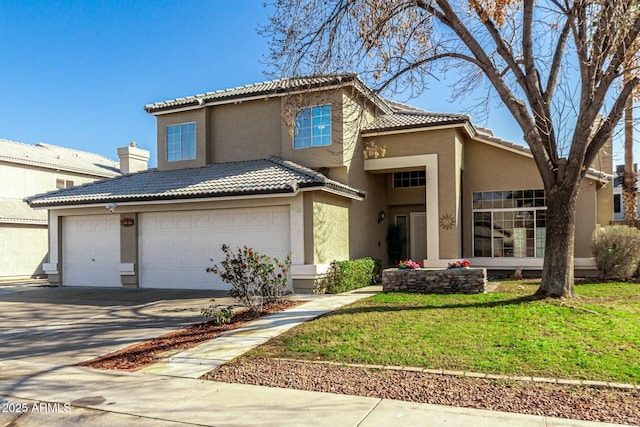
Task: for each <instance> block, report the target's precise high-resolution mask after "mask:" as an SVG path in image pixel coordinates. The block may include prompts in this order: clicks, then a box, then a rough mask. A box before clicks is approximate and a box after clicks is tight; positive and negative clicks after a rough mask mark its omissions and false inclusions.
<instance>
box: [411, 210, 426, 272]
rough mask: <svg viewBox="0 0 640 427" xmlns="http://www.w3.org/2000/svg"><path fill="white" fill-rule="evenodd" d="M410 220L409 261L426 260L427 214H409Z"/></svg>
mask: <svg viewBox="0 0 640 427" xmlns="http://www.w3.org/2000/svg"><path fill="white" fill-rule="evenodd" d="M410 219H411V220H410V221H409V229H410V233H411V259H412V260H414V261H422V260H424V259H426V258H427V214H426V212H411V217H410Z"/></svg>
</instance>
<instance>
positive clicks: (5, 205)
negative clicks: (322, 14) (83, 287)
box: [0, 139, 120, 279]
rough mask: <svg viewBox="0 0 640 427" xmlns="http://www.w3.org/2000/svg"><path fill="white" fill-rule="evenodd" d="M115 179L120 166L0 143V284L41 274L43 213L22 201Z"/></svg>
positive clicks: (54, 149)
mask: <svg viewBox="0 0 640 427" xmlns="http://www.w3.org/2000/svg"><path fill="white" fill-rule="evenodd" d="M119 175H120V171H119V167H118V162H116V161H114V160H111V159H108V158H106V157H103V156H100V155H98V154H94V153H87V152H84V151H79V150H73V149H70V148H64V147H58V146H55V145H50V144H44V143H38V144H36V145H30V144H23V143H20V142H15V141H9V140H6V139H0V177H1V178H2V182H3V185H2V186H0V245H2V250H1V253H2V257H1V258H0V279H13V278H25V277H35V276H40V275H42V274H43V270H42V262H43V260H45V258H46V256H47V252H48V243H47V241H48V238H47V224H48V221H47V212H46V211H43V210H34V209H32V208H31V207H29V205H28V204H27V203H26V202H24V198H25V197H28V196H33V195H34V194H40V193H44V192H47V191H50V190H55V189H62V188H68V187H73V186H74V185H81V184H86V183H89V182H93V181H95V180H98V179H104V178H112V177H115V176H119Z"/></svg>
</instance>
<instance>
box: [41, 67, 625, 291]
mask: <svg viewBox="0 0 640 427" xmlns="http://www.w3.org/2000/svg"><path fill="white" fill-rule="evenodd" d="M145 109H146V111H147V112H148V113H150V114H152V115H153V116H155V117H156V119H157V135H158V167H157V169H155V170H150V171H146V172H140V173H136V174H131V175H126V176H122V177H117V178H114V179H110V180H105V181H102V182H100V183H95V184H89V185H85V186H82V187H79V188H73V189H65V190H60V191H58V192H55V193H50V194H47V195H44V196H41V197H36V198H32V199H30V203H31V205H32V206H34V207H38V208H48V209H49V218H50V223H51V224H53V225H55V226H53V227H51V236H50V245H51V247H50V253H51V255H50V262H49V263H48V266H49V268H50V271H49V273H50V274H49V280H50V281H52V282H53V283H61V284H63V285H83V284H84V285H91V284H93V285H101V286H127V287H167V288H176V287H178V288H214V287H217V288H220V289H222V288H224V287H225V285H224V283H222V282H220V281H219V279H218V278H217V277H215V276H213V275H211V274H207V273H206V272H205V270H206V267H208V266H210V265H211V264H213V263H217V262H219V261H220V259H221V256H222V253H221V251H220V245H221V244H223V243H227V244H229V245H231V246H242V245H248V246H252V247H254V248H255V249H256V250H259V251H261V252H265V253H267V254H270V255H273V256H277V257H284V256H285V255H286V254H287V253H291V256H292V261H293V267H292V279H293V286H294V289H296V290H302V289H310V288H312V284H313V281H314V280H315V279H316V278H318V277H320V276H322V274H323V273H324V271H325V269H326V266H327V264H328V263H329V262H330V261H332V260H335V259H346V258H360V257H365V256H370V257H375V258H381V259H383V260H385V261H386V260H387V243H386V238H387V232H388V226H389V225H390V224H397V225H398V226H399V227H397V230H399V231H396V232H397V233H398V232H399V233H400V234H403V235H404V237H405V240H404V241H405V242H406V246H405V248H404V254H403V255H406V256H407V257H411V258H413V259H420V260H422V259H424V260H425V262H426V264H427V265H430V266H446V263H447V261H449V260H451V259H458V258H462V257H464V258H470V259H471V261H472V263H473V265H476V266H487V267H490V268H501V269H511V270H513V269H514V268H516V267H519V266H521V267H524V268H531V269H540V268H541V267H542V256H543V253H544V246H545V230H546V229H545V213H546V207H545V206H546V200H545V197H544V191H542V182H541V179H540V177H539V174H538V172H537V169H536V167H535V164H534V161H533V159H532V156H531V154H530V152H529V150H528V149H526V148H524V147H522V146H519V145H515V144H512V143H509V142H506V141H503V140H501V139H499V138H496V137H494V136H493V135H492V134H491V132H490V131H488V130H485V129H480V128H477V127H476V126H474V125H473V124H472V123H471V121H470V119H469V117H468V116H465V115H460V114H441V113H430V112H427V111H424V110H421V109H417V108H413V107H409V106H406V105H404V104H399V103H396V102H393V101H389V100H385V99H383V98H380V97H378V96H377V95H376V94H374V93H373V92H372V91H371V90H370V89H369V88H368V87H367V86H366V85H364V84H363V83H362V81H361V80H360V79H359V78H358V76H357V75H355V74H341V75H330V76H318V77H301V78H289V79H282V80H275V81H269V82H264V83H257V84H252V85H247V86H243V87H238V88H232V89H226V90H220V91H216V92H207V93H204V94H199V95H194V96H188V97H185V98H179V99H174V100H170V101H165V102H158V103H155V104H150V105H147V106H146V107H145ZM599 161H601V162H602V163H601V164H598V165H596V167H597V168H598V169H599V170H600V171H597V170H592V171H590V172H589V174H588V178H587V179H586V181H585V184H584V186H583V188H582V191H581V195H580V201H579V211H580V215H579V219H578V229H577V237H576V252H575V254H576V257H577V260H576V262H577V265H578V266H584V267H589V266H591V265H592V264H591V263H592V260H591V258H590V257H591V254H590V249H589V243H590V239H591V234H592V232H593V230H594V229H595V228H596V226H597V225H598V224H608V223H609V221H610V220H611V214H612V200H613V196H612V192H611V186H609V185H607V184H608V182H609V180H610V179H611V159H610V158H605V157H603V158H602V159H599ZM86 223H91V224H94V226H92V227H84V228H83V227H80V226H79V225H78V224H86ZM98 224H99V226H98Z"/></svg>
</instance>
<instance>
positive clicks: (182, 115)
mask: <svg viewBox="0 0 640 427" xmlns="http://www.w3.org/2000/svg"><path fill="white" fill-rule="evenodd" d="M191 122H195V124H196V158H195V159H193V160H178V161H173V162H168V161H167V144H166V141H167V126H172V125H179V124H183V123H191ZM156 126H157V134H158V170H169V169H182V168H193V167H198V166H204V165H206V164H207V163H208V159H210V158H211V153H210V151H209V148H208V145H207V138H208V136H207V134H208V129H207V115H206V110H205V109H204V108H200V109H197V110H189V111H181V112H176V113H171V114H162V115H159V116H158V118H157V122H156Z"/></svg>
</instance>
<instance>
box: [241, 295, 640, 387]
mask: <svg viewBox="0 0 640 427" xmlns="http://www.w3.org/2000/svg"><path fill="white" fill-rule="evenodd" d="M536 288H537V284H532V283H530V282H529V283H527V282H508V283H503V284H501V285H500V286H499V288H498V290H499V292H496V293H489V294H482V295H416V294H403V293H389V294H379V295H375V296H373V297H371V298H367V299H365V300H361V301H360V302H357V303H355V304H352V305H350V306H347V307H344V308H342V309H340V310H338V311H335V312H333V313H331V314H329V315H326V316H323V317H321V318H319V319H316V320H315V321H312V322H307V323H305V324H303V325H301V326H299V327H297V328H294V329H293V330H291V331H289V332H288V333H286V334H284V335H282V336H280V337H277V338H275V339H273V340H271V341H270V342H269V343H267V344H266V345H263V346H261V347H259V348H258V349H256V350H254V352H253V353H252V354H253V355H254V356H256V355H257V356H267V357H284V358H295V359H303V360H330V361H338V362H344V363H369V364H380V365H399V366H417V367H426V368H433V369H447V370H460V371H473V372H482V373H488V374H504V375H523V376H524V375H526V376H538V377H554V378H574V379H588V380H597V381H616V382H628V383H640V285H638V284H628V283H603V284H584V285H577V286H576V292H577V294H578V296H579V298H576V299H574V300H570V301H566V302H562V301H557V300H536V299H534V298H532V297H531V296H530V295H532V294H533V292H534V291H535V289H536Z"/></svg>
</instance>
